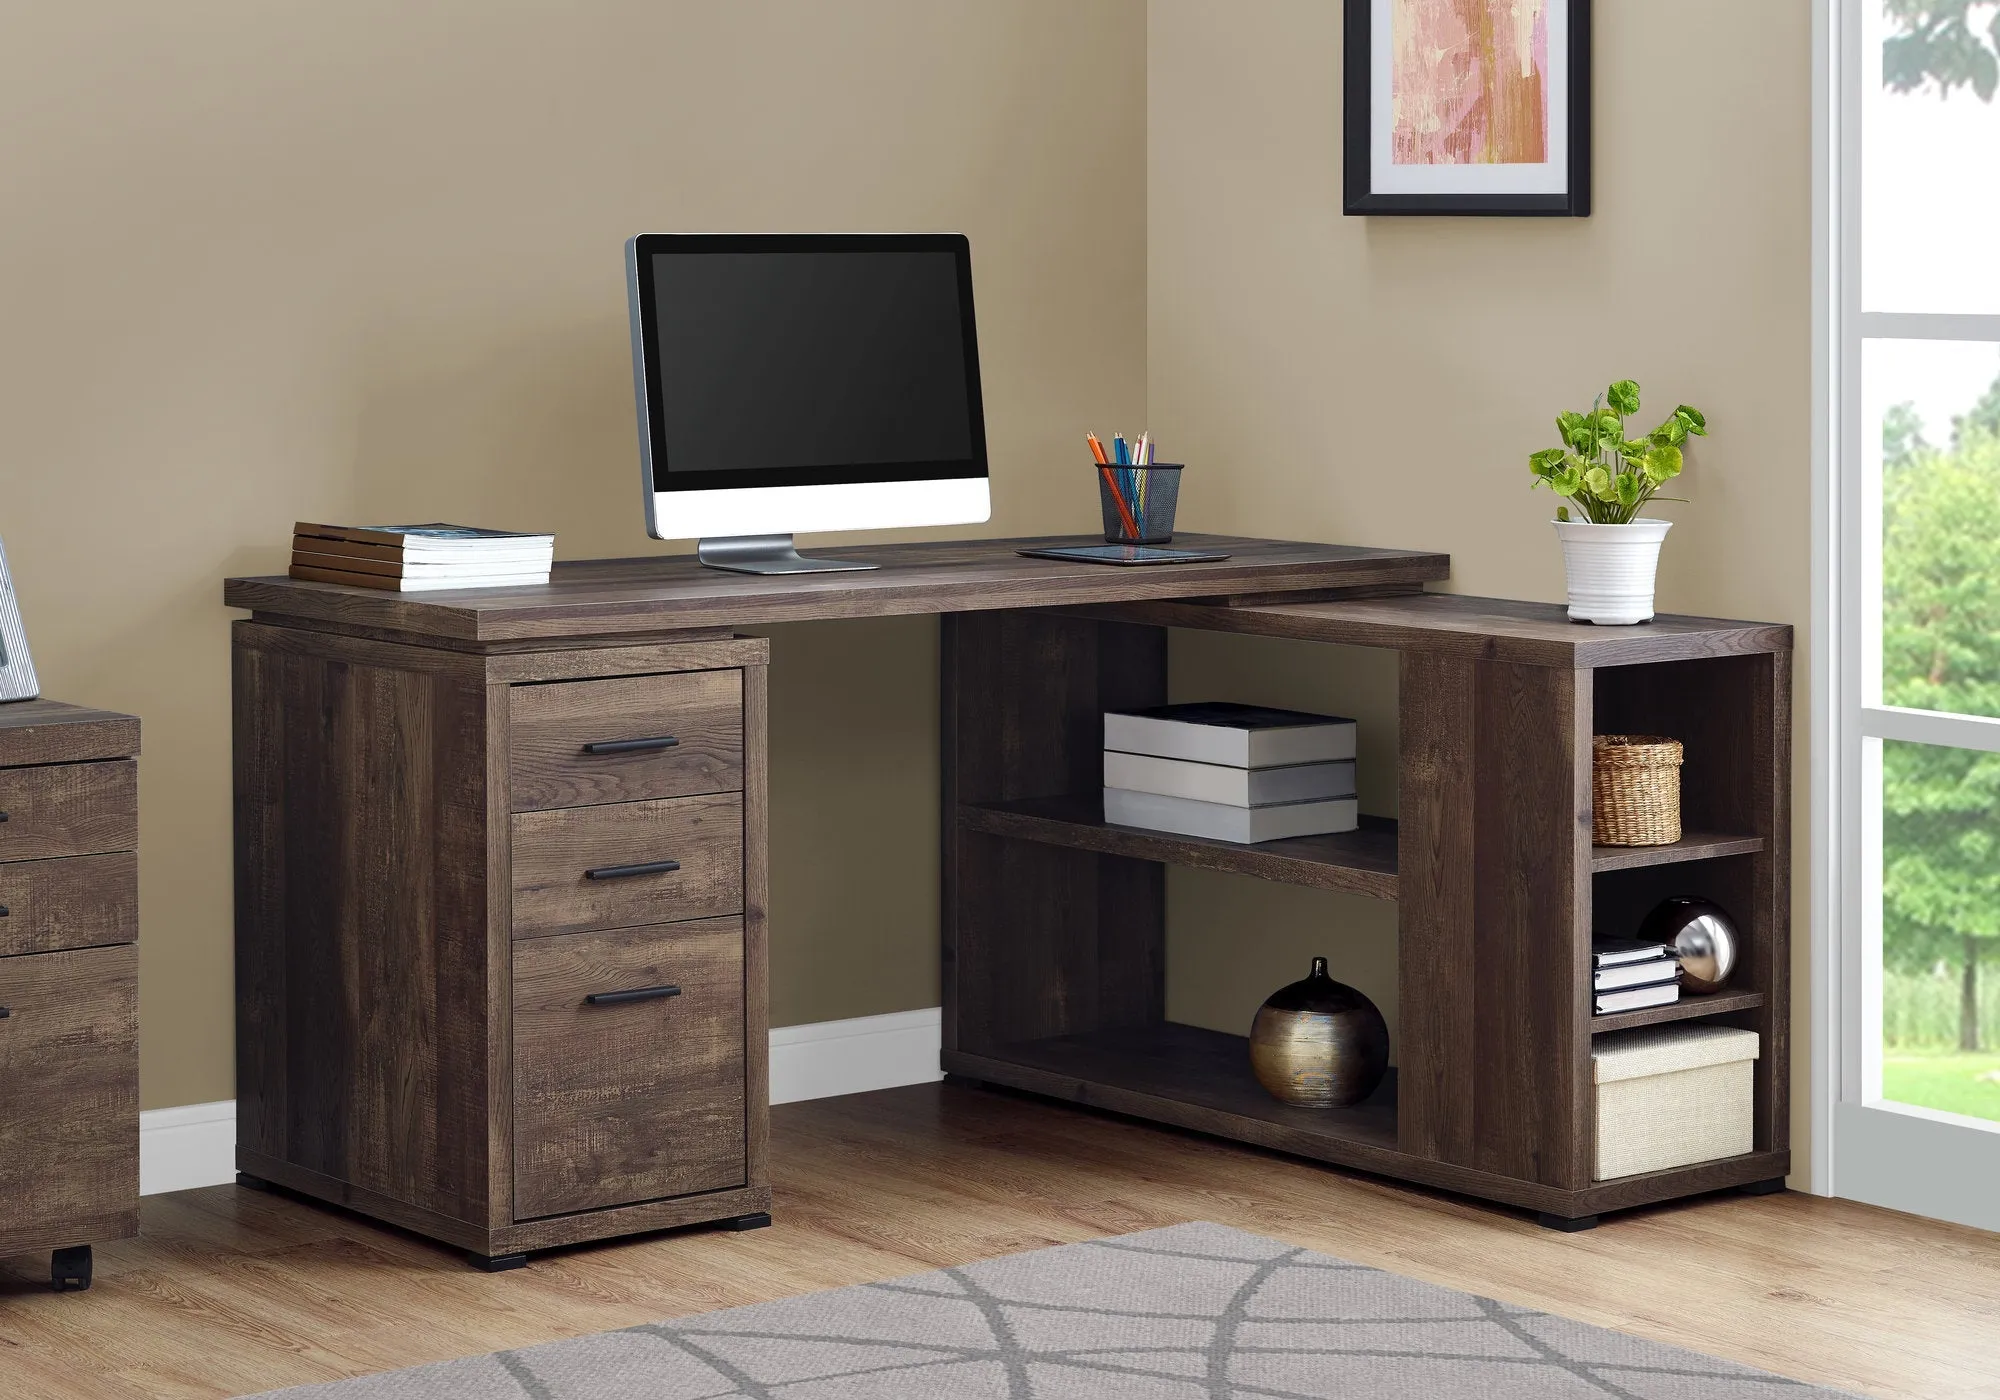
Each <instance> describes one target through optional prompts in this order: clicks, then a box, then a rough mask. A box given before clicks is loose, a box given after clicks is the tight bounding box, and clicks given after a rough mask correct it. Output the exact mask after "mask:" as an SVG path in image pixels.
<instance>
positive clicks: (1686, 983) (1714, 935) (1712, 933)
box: [1639, 895, 1741, 996]
mask: <svg viewBox="0 0 2000 1400" xmlns="http://www.w3.org/2000/svg"><path fill="white" fill-rule="evenodd" d="M1639 938H1640V940H1641V941H1642V942H1646V943H1664V944H1666V945H1667V947H1668V949H1669V950H1671V951H1672V953H1673V955H1674V956H1675V957H1676V958H1678V959H1680V964H1681V990H1682V991H1686V992H1692V993H1694V994H1695V995H1696V996H1705V995H1707V994H1708V993H1710V992H1719V991H1721V990H1722V987H1723V984H1724V983H1726V982H1727V981H1728V980H1729V975H1730V974H1731V973H1732V972H1734V971H1735V970H1736V955H1737V952H1738V951H1739V949H1740V947H1741V939H1740V938H1739V937H1738V935H1737V932H1736V921H1735V920H1734V919H1731V918H1730V917H1729V915H1728V913H1727V912H1726V911H1725V910H1724V909H1723V907H1722V906H1721V905H1719V904H1717V903H1715V902H1714V901H1713V900H1707V899H1699V898H1696V897H1695V896H1693V895H1677V896H1675V897H1674V898H1672V899H1667V900H1662V901H1661V902H1660V905H1659V907H1658V908H1656V909H1654V910H1653V912H1652V913H1650V914H1648V915H1647V916H1646V922H1645V923H1644V924H1643V925H1642V926H1641V927H1640V929H1639Z"/></svg>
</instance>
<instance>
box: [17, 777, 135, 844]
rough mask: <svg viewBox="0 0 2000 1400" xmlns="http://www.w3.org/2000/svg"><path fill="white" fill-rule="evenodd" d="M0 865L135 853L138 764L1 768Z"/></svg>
mask: <svg viewBox="0 0 2000 1400" xmlns="http://www.w3.org/2000/svg"><path fill="white" fill-rule="evenodd" d="M0 814H4V815H0V860H46V859H48V858H49V857H50V856H89V855H98V854H100V853H102V852H105V851H130V850H136V849H137V848H138V845H139V765H138V764H136V763H134V762H133V761H132V760H130V759H120V760H118V761H116V762H112V763H54V764H50V765H49V766H47V767H45V768H0Z"/></svg>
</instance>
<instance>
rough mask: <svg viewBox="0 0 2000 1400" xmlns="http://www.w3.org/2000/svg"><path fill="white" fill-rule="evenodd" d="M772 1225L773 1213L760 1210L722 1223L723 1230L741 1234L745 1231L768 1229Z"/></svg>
mask: <svg viewBox="0 0 2000 1400" xmlns="http://www.w3.org/2000/svg"><path fill="white" fill-rule="evenodd" d="M770 1224H771V1212H770V1211H768V1210H760V1211H754V1212H752V1213H751V1214H749V1215H739V1216H737V1217H736V1218H735V1219H734V1220H725V1221H723V1222H722V1228H723V1229H725V1230H735V1231H736V1232H738V1233H739V1234H740V1233H742V1232H743V1231H745V1230H763V1229H767V1228H768V1227H769V1226H770Z"/></svg>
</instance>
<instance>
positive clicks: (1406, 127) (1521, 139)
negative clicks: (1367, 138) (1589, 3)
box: [1390, 0, 1549, 165]
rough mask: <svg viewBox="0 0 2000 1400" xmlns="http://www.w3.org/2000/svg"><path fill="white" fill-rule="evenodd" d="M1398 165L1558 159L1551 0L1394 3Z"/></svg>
mask: <svg viewBox="0 0 2000 1400" xmlns="http://www.w3.org/2000/svg"><path fill="white" fill-rule="evenodd" d="M1390 35H1391V44H1392V45H1393V48H1392V62H1393V65H1394V66H1393V69H1392V71H1391V77H1390V95H1391V101H1392V104H1393V108H1394V117H1395V127H1394V133H1393V142H1392V147H1391V150H1392V155H1393V159H1394V160H1395V162H1396V164H1398V165H1538V164H1540V163H1542V162H1544V161H1546V160H1548V158H1549V111H1548V90H1549V82H1548V73H1549V24H1548V0H1392V4H1391V22H1390Z"/></svg>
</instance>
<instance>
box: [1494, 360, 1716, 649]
mask: <svg viewBox="0 0 2000 1400" xmlns="http://www.w3.org/2000/svg"><path fill="white" fill-rule="evenodd" d="M1638 411H1639V386H1638V385H1637V384H1636V383H1634V382H1633V381H1632V380H1630V379H1621V380H1619V381H1618V382H1617V383H1616V384H1613V385H1612V386H1611V387H1610V388H1608V389H1606V390H1605V391H1604V392H1603V393H1601V394H1599V395H1598V396H1597V401H1596V402H1595V403H1593V404H1592V405H1591V406H1590V411H1589V412H1588V413H1560V414H1557V415H1556V433H1557V434H1558V436H1560V437H1561V438H1562V446H1560V447H1545V448H1543V449H1542V450H1541V451H1539V452H1535V453H1532V454H1530V456H1529V457H1528V469H1529V470H1530V471H1532V472H1533V473H1534V477H1535V480H1534V484H1535V485H1536V486H1547V487H1548V488H1549V489H1550V490H1551V491H1554V492H1555V493H1556V495H1558V496H1560V497H1562V498H1563V499H1564V501H1565V502H1566V504H1563V505H1559V506H1557V507H1556V518H1555V527H1556V536H1557V538H1558V539H1560V540H1561V541H1562V549H1563V571H1564V573H1565V575H1566V576H1567V578H1568V582H1569V615H1570V620H1571V621H1573V622H1595V623H1600V624H1605V625H1627V624H1630V623H1635V622H1647V621H1650V620H1651V618H1652V616H1653V579H1654V576H1655V574H1656V573H1657V572H1658V570H1659V565H1660V543H1661V541H1663V540H1665V539H1666V537H1667V531H1668V529H1669V528H1670V527H1671V525H1672V522H1671V521H1666V520H1650V519H1641V518H1640V516H1639V512H1640V511H1642V510H1644V509H1645V508H1646V506H1647V504H1648V503H1649V502H1651V501H1654V500H1678V499H1679V497H1675V496H1661V495H1660V494H1659V490H1660V488H1661V487H1662V486H1664V485H1666V484H1667V483H1668V482H1669V481H1672V480H1673V479H1674V478H1675V477H1677V476H1679V475H1680V474H1681V446H1682V444H1683V443H1685V442H1686V441H1687V440H1688V438H1689V437H1706V436H1707V435H1708V420H1707V418H1705V417H1704V416H1703V415H1702V412H1701V410H1700V409H1697V408H1689V407H1688V406H1687V405H1686V404H1681V405H1680V406H1679V407H1677V408H1675V409H1674V411H1673V412H1672V413H1670V414H1668V415H1667V417H1666V420H1665V421H1664V422H1662V423H1661V424H1660V426H1659V427H1657V428H1655V429H1653V431H1652V432H1650V433H1647V434H1646V435H1645V436H1644V437H1639V438H1634V437H1630V436H1628V435H1627V433H1626V431H1625V420H1626V419H1627V418H1630V417H1631V416H1632V415H1633V414H1635V413H1637V412H1638ZM1572 510H1574V511H1575V513H1576V514H1575V515H1572ZM1576 516H1581V519H1578V518H1576Z"/></svg>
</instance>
